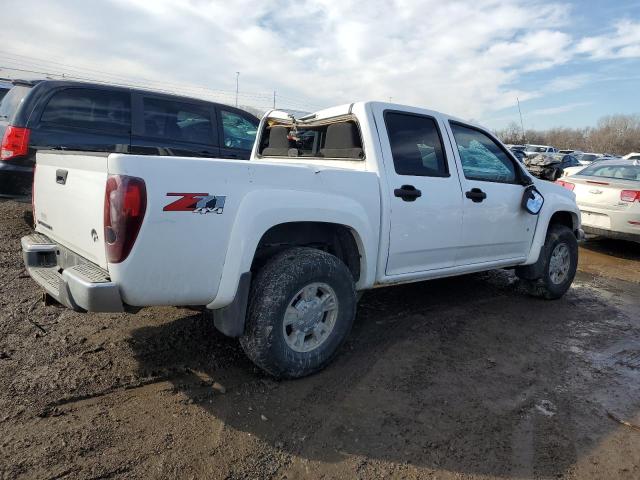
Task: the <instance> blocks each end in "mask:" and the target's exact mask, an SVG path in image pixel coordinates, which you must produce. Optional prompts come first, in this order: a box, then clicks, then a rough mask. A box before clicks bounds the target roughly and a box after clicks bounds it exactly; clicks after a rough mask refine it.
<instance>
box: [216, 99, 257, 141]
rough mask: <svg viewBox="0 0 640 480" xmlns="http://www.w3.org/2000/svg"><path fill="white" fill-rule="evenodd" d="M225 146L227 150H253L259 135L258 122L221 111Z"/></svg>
mask: <svg viewBox="0 0 640 480" xmlns="http://www.w3.org/2000/svg"><path fill="white" fill-rule="evenodd" d="M220 116H221V117H222V135H223V145H224V146H225V147H227V148H240V149H242V150H251V149H252V148H253V142H254V141H255V139H256V134H257V133H258V121H257V120H255V121H250V120H249V119H248V118H246V117H243V116H242V115H238V114H237V113H234V112H228V111H226V110H222V109H220Z"/></svg>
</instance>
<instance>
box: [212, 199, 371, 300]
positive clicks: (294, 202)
mask: <svg viewBox="0 0 640 480" xmlns="http://www.w3.org/2000/svg"><path fill="white" fill-rule="evenodd" d="M274 205H277V207H274ZM371 213H372V212H369V214H367V211H366V210H365V208H364V206H363V205H361V204H360V203H358V202H356V201H355V200H353V199H351V198H349V197H344V196H341V195H336V194H330V193H326V192H323V193H320V192H303V191H295V190H275V189H269V190H268V191H267V190H257V191H254V192H250V193H248V194H247V195H246V196H245V197H244V198H243V200H242V203H241V205H240V207H239V209H238V213H237V216H236V221H235V223H234V225H233V229H232V231H231V237H230V241H229V244H228V249H227V253H226V257H225V258H226V259H225V263H224V267H223V269H222V275H221V278H220V282H219V288H218V293H217V295H216V298H215V299H214V300H213V301H212V302H211V303H209V304H208V305H207V308H210V309H219V308H222V307H225V306H227V305H229V304H230V303H231V302H232V301H233V299H234V297H235V294H236V291H237V290H238V281H239V279H240V277H241V276H242V274H244V273H246V272H249V271H250V269H251V264H252V263H253V259H254V256H255V253H256V250H257V247H258V243H259V242H260V239H261V238H262V236H263V235H264V234H265V233H266V232H267V231H268V230H269V229H270V228H272V227H274V226H276V225H280V224H282V223H289V222H325V223H333V224H339V225H344V226H346V227H347V228H349V229H350V230H351V232H352V233H353V235H354V238H355V240H356V243H357V245H358V249H359V251H360V255H361V262H360V263H361V272H360V280H359V281H358V284H357V285H356V288H358V289H364V288H368V287H370V286H371V285H373V282H374V278H375V261H376V258H377V255H378V252H377V249H378V232H379V228H380V227H379V215H378V212H377V210H375V216H372V215H371Z"/></svg>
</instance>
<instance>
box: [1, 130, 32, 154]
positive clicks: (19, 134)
mask: <svg viewBox="0 0 640 480" xmlns="http://www.w3.org/2000/svg"><path fill="white" fill-rule="evenodd" d="M29 135H31V130H29V129H28V128H21V127H12V126H8V127H7V128H6V130H5V131H4V136H3V137H2V146H1V147H0V160H11V159H12V158H16V157H22V156H24V155H26V154H27V153H29Z"/></svg>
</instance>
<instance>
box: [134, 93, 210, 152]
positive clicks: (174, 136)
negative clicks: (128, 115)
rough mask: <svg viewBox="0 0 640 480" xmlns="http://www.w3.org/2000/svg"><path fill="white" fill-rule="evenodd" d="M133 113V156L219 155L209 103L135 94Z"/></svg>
mask: <svg viewBox="0 0 640 480" xmlns="http://www.w3.org/2000/svg"><path fill="white" fill-rule="evenodd" d="M133 112H134V115H133V134H132V136H131V152H132V153H135V154H139V155H172V156H181V157H213V158H215V157H219V156H220V149H219V148H218V130H217V122H216V117H215V111H214V108H213V105H211V104H210V103H207V102H198V101H197V100H193V101H192V100H188V99H182V98H174V97H168V96H163V95H153V94H139V93H135V94H134V96H133Z"/></svg>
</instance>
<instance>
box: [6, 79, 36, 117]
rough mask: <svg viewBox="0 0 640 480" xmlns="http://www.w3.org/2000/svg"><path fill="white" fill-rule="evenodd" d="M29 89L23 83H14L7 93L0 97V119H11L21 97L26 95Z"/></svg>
mask: <svg viewBox="0 0 640 480" xmlns="http://www.w3.org/2000/svg"><path fill="white" fill-rule="evenodd" d="M30 91H31V87H27V86H24V85H16V86H14V87H13V88H12V89H11V90H9V93H7V94H6V95H5V96H4V98H3V99H2V102H0V120H9V121H11V119H12V117H13V114H14V113H15V112H16V110H17V109H18V106H19V105H20V102H22V99H23V98H24V97H26V96H27V93H29V92H30Z"/></svg>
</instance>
